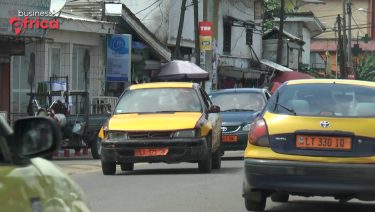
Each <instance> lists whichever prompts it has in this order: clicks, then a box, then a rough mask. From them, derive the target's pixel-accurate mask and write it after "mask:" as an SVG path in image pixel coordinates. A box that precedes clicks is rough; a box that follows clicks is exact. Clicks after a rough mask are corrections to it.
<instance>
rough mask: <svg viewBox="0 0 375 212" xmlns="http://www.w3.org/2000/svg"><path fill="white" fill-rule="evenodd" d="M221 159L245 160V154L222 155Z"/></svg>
mask: <svg viewBox="0 0 375 212" xmlns="http://www.w3.org/2000/svg"><path fill="white" fill-rule="evenodd" d="M221 160H243V156H235V157H230V156H225V157H222V158H221Z"/></svg>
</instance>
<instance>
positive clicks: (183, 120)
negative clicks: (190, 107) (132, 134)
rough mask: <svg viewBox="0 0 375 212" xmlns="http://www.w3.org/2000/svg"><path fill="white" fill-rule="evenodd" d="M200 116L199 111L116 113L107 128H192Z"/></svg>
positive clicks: (134, 129) (125, 129)
mask: <svg viewBox="0 0 375 212" xmlns="http://www.w3.org/2000/svg"><path fill="white" fill-rule="evenodd" d="M201 116H202V114H201V113H199V112H177V113H152V114H118V115H113V116H112V117H111V119H110V120H109V123H108V128H109V130H124V131H144V130H149V131H153V130H155V131H157V130H179V129H193V128H194V127H195V125H196V123H197V121H198V120H199V118H200V117H201Z"/></svg>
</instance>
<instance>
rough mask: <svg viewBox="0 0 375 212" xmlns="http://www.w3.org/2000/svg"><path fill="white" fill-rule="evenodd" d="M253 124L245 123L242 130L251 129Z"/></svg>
mask: <svg viewBox="0 0 375 212" xmlns="http://www.w3.org/2000/svg"><path fill="white" fill-rule="evenodd" d="M250 128H251V124H245V126H243V127H242V131H250Z"/></svg>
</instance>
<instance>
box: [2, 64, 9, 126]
mask: <svg viewBox="0 0 375 212" xmlns="http://www.w3.org/2000/svg"><path fill="white" fill-rule="evenodd" d="M9 108H10V64H9V63H0V111H6V112H7V115H8V117H7V120H9Z"/></svg>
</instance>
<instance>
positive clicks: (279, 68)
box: [260, 59, 293, 72]
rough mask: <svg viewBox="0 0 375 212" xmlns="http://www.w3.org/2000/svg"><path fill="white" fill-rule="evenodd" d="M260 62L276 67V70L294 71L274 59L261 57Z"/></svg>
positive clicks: (272, 67)
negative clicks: (273, 60)
mask: <svg viewBox="0 0 375 212" xmlns="http://www.w3.org/2000/svg"><path fill="white" fill-rule="evenodd" d="M260 63H261V64H262V65H265V66H267V67H269V68H271V69H275V70H278V71H282V72H286V71H293V70H292V69H290V68H288V67H285V66H282V65H280V64H277V63H275V62H272V61H270V60H266V59H261V60H260Z"/></svg>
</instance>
